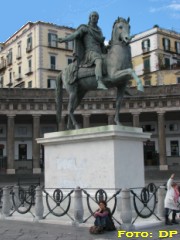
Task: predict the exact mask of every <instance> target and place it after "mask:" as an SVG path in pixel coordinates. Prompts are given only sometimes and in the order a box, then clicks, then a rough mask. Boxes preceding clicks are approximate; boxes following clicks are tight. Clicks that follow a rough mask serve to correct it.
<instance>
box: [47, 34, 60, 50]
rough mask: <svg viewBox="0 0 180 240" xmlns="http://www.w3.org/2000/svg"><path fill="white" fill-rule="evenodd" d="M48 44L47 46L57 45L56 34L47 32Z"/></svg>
mask: <svg viewBox="0 0 180 240" xmlns="http://www.w3.org/2000/svg"><path fill="white" fill-rule="evenodd" d="M48 45H49V47H58V42H57V34H54V33H48Z"/></svg>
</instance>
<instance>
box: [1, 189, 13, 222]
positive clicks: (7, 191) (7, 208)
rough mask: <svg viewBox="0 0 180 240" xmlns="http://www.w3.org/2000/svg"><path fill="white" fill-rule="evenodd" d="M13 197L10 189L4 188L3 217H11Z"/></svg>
mask: <svg viewBox="0 0 180 240" xmlns="http://www.w3.org/2000/svg"><path fill="white" fill-rule="evenodd" d="M10 198H11V195H10V189H9V188H7V187H4V188H3V197H2V202H3V204H2V216H3V217H9V215H10V211H11V199H10Z"/></svg>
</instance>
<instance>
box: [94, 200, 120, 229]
mask: <svg viewBox="0 0 180 240" xmlns="http://www.w3.org/2000/svg"><path fill="white" fill-rule="evenodd" d="M94 217H95V218H96V220H95V222H94V225H95V226H98V227H102V229H103V230H106V231H113V230H116V228H115V226H114V222H113V220H112V214H111V210H110V209H109V208H108V207H107V203H106V201H104V200H102V201H100V202H99V209H98V210H97V211H96V212H95V214H94Z"/></svg>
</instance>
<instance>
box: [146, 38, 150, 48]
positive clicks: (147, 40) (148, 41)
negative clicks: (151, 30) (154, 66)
mask: <svg viewBox="0 0 180 240" xmlns="http://www.w3.org/2000/svg"><path fill="white" fill-rule="evenodd" d="M147 41H148V48H150V39H148V40H147Z"/></svg>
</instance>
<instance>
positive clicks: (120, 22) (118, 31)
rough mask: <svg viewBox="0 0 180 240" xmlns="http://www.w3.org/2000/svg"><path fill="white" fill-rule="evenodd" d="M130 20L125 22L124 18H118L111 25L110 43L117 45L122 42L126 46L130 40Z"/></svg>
mask: <svg viewBox="0 0 180 240" xmlns="http://www.w3.org/2000/svg"><path fill="white" fill-rule="evenodd" d="M129 22H130V18H128V19H127V20H125V19H124V18H120V17H118V18H117V19H116V21H115V22H114V25H113V31H112V39H111V42H112V43H113V42H114V43H118V42H124V43H126V44H128V43H129V42H130V40H131V37H130V25H129Z"/></svg>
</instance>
